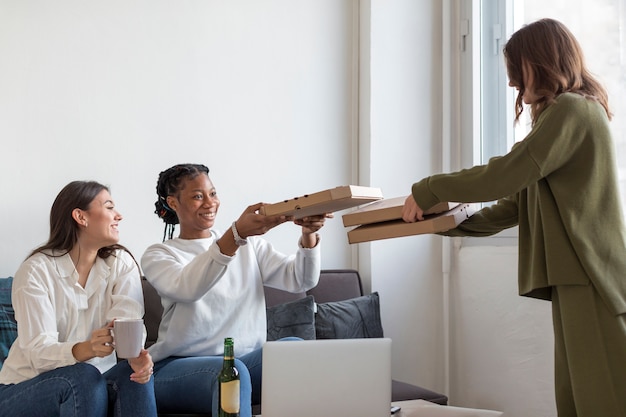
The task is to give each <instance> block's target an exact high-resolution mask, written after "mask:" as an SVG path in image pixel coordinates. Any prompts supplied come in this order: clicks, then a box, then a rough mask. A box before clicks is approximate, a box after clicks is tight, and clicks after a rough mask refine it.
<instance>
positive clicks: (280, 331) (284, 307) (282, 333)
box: [266, 295, 315, 341]
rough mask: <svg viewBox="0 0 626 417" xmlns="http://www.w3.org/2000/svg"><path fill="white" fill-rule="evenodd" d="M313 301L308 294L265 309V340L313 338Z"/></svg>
mask: <svg viewBox="0 0 626 417" xmlns="http://www.w3.org/2000/svg"><path fill="white" fill-rule="evenodd" d="M314 309H315V302H314V301H313V296H311V295H309V296H307V297H305V298H301V299H299V300H295V301H290V302H287V303H283V304H279V305H276V306H273V307H268V308H267V309H266V313H267V340H270V341H271V340H278V339H282V338H283V337H290V336H294V337H299V338H301V339H304V340H313V339H315V312H314V311H315V310H314Z"/></svg>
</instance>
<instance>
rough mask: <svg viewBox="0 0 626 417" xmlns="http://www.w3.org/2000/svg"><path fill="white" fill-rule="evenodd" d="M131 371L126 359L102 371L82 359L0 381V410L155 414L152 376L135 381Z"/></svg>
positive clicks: (26, 414)
mask: <svg viewBox="0 0 626 417" xmlns="http://www.w3.org/2000/svg"><path fill="white" fill-rule="evenodd" d="M131 373H132V371H131V368H130V366H129V365H128V362H126V361H122V362H120V363H118V364H117V365H115V366H114V367H113V368H111V369H110V370H109V371H107V372H106V373H105V374H104V375H103V374H101V373H100V371H99V370H98V369H97V368H96V367H94V366H92V365H90V364H88V363H82V362H81V363H77V364H74V365H70V366H65V367H62V368H57V369H54V370H51V371H48V372H44V373H43V374H40V375H37V376H36V377H34V378H32V379H29V380H27V381H24V382H20V383H18V384H6V385H2V384H0V410H2V414H3V415H7V416H15V417H22V416H23V417H36V416H59V417H83V416H93V417H107V415H108V416H114V417H135V416H137V417H143V416H145V417H154V416H156V404H155V400H154V391H153V379H151V380H150V382H148V383H147V384H138V383H136V382H132V381H131V380H130V374H131ZM107 410H108V411H107Z"/></svg>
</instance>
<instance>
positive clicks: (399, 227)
mask: <svg viewBox="0 0 626 417" xmlns="http://www.w3.org/2000/svg"><path fill="white" fill-rule="evenodd" d="M474 211H475V208H474V206H473V205H472V204H459V205H457V206H456V207H454V208H453V209H452V210H448V211H445V212H443V213H438V214H431V215H428V216H425V217H424V220H422V221H418V222H415V223H406V222H404V221H403V220H401V219H400V220H389V221H385V222H380V223H371V224H365V225H362V226H359V227H356V228H354V229H352V230H350V231H348V242H349V243H361V242H370V241H373V240H381V239H391V238H395V237H404V236H413V235H421V234H428V233H439V232H445V231H446V230H450V229H453V228H455V227H456V226H458V225H459V224H461V223H462V222H464V221H465V220H467V219H469V218H470V217H471V215H472V214H474Z"/></svg>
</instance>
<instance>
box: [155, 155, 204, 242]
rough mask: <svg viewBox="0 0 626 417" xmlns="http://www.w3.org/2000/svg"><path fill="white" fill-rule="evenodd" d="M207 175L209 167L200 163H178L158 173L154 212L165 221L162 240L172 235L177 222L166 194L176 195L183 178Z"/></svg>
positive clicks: (180, 187)
mask: <svg viewBox="0 0 626 417" xmlns="http://www.w3.org/2000/svg"><path fill="white" fill-rule="evenodd" d="M203 173H204V174H206V175H209V168H207V167H206V166H205V165H202V164H178V165H174V166H173V167H171V168H168V169H166V170H165V171H163V172H161V173H160V174H159V180H158V181H157V186H156V192H157V196H158V198H157V201H156V202H155V203H154V206H155V207H156V209H155V210H154V212H155V213H156V215H157V216H159V218H161V219H163V222H164V223H165V230H164V231H163V242H165V239H166V238H167V239H171V238H172V237H173V236H174V229H175V228H176V225H177V224H178V223H179V221H178V216H177V215H176V212H175V211H174V210H173V209H172V208H171V207H170V206H169V205H168V204H167V197H168V196H176V197H178V194H179V192H180V190H181V189H182V182H183V180H188V179H194V178H196V177H197V176H198V175H200V174H203Z"/></svg>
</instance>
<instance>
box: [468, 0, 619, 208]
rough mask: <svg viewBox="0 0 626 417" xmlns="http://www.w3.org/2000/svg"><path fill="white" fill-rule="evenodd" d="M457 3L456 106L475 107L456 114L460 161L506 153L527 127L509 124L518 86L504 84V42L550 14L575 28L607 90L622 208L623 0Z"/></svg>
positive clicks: (592, 68) (481, 160)
mask: <svg viewBox="0 0 626 417" xmlns="http://www.w3.org/2000/svg"><path fill="white" fill-rule="evenodd" d="M460 7H461V9H460V11H459V16H460V19H461V22H460V25H461V30H460V32H461V35H467V36H464V39H463V40H462V47H461V49H462V52H461V55H462V56H461V58H460V66H461V74H462V75H461V100H462V103H463V106H462V108H463V109H467V108H471V109H473V110H474V111H473V114H472V117H468V118H467V119H461V126H462V127H461V132H462V135H461V141H462V142H463V143H465V145H463V143H462V145H461V149H462V156H461V158H462V163H463V165H464V166H470V165H475V164H483V163H486V162H487V161H488V160H489V158H491V157H492V156H496V155H502V154H505V153H506V152H508V151H509V150H510V149H511V146H512V145H513V143H515V142H516V141H519V140H522V139H523V138H524V137H525V136H526V134H527V133H528V130H529V124H530V122H529V120H528V119H527V118H526V119H520V122H519V123H518V124H517V125H514V123H513V120H514V110H513V106H514V102H515V97H516V94H517V92H516V91H515V90H514V89H513V88H511V87H509V86H508V77H507V75H506V68H505V64H504V58H503V55H502V47H503V46H504V44H505V43H506V40H507V39H508V38H509V37H510V36H511V34H512V33H513V32H514V31H515V30H516V29H518V28H519V27H521V26H522V25H523V24H525V23H530V22H532V21H535V20H537V19H540V18H543V17H550V18H554V19H557V20H560V21H561V22H563V23H564V24H565V25H566V26H567V27H568V28H569V29H570V30H571V31H572V32H573V33H574V35H575V36H576V38H577V39H578V41H579V42H580V44H581V46H582V48H583V51H584V53H585V58H586V61H587V66H588V67H589V69H590V71H591V72H592V73H594V74H595V75H596V76H597V78H598V79H599V80H600V81H601V82H602V83H603V84H604V85H605V87H606V88H607V90H608V92H609V105H610V106H611V109H612V111H613V114H614V118H613V121H612V122H611V126H612V128H613V139H614V141H615V151H616V156H617V165H618V176H619V183H620V192H621V196H622V206H623V207H624V208H625V209H626V76H625V75H624V74H626V68H625V67H626V62H625V60H626V32H625V31H624V27H626V26H625V24H626V0H598V1H594V2H589V1H581V0H569V1H565V0H555V1H545V0H470V1H467V2H461V6H460ZM464 28H466V30H465V29H464ZM465 38H467V39H465ZM463 55H465V56H463ZM477 93H478V94H477ZM523 115H526V116H527V115H528V112H524V113H523ZM467 143H472V146H471V147H470V146H467ZM470 149H471V151H470ZM625 214H626V212H625Z"/></svg>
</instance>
